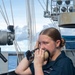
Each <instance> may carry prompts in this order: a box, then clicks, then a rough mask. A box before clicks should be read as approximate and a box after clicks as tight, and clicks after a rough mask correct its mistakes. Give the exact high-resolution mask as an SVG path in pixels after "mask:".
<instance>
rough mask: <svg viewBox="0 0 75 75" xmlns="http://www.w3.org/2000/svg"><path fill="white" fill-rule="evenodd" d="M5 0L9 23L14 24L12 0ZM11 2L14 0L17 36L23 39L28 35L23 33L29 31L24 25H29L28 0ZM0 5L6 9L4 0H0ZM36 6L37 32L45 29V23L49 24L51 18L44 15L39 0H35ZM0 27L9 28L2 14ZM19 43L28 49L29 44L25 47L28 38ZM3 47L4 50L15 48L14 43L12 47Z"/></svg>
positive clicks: (22, 47)
mask: <svg viewBox="0 0 75 75" xmlns="http://www.w3.org/2000/svg"><path fill="white" fill-rule="evenodd" d="M3 1H4V4H5V8H6V11H7V15H8V19H9V23H10V25H12V24H13V23H12V17H11V9H10V0H3ZM42 1H43V0H41V2H42ZM11 2H12V9H13V16H14V26H15V29H16V37H18V38H19V39H21V38H22V37H27V35H26V36H24V35H22V34H23V33H24V32H25V34H26V33H27V32H26V31H24V27H25V26H26V25H27V20H26V19H27V18H26V8H27V7H26V0H11ZM0 5H1V7H2V9H3V11H4V8H3V4H2V0H0ZM43 5H44V4H43ZM34 6H35V7H34V8H35V22H36V32H39V31H41V30H42V29H43V25H48V24H49V23H50V20H49V19H46V18H44V17H43V15H44V10H43V8H42V7H41V5H40V4H39V2H38V0H34ZM44 8H45V5H44ZM4 13H5V12H4ZM0 29H1V30H5V29H7V24H6V23H5V20H4V18H3V17H2V15H1V14H0ZM21 35H22V37H21ZM22 39H23V38H22ZM18 44H19V45H20V48H21V49H22V50H25V49H27V46H26V47H25V44H27V40H21V41H18ZM1 48H2V51H12V50H15V49H14V46H13V45H12V46H10V47H9V46H1Z"/></svg>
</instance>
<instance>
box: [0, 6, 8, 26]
mask: <svg viewBox="0 0 75 75" xmlns="http://www.w3.org/2000/svg"><path fill="white" fill-rule="evenodd" d="M0 13H1V15H2V17H3V18H4V20H5V22H6V24H7V25H8V22H7V20H6V18H5V15H4V12H3V10H2V7H1V5H0Z"/></svg>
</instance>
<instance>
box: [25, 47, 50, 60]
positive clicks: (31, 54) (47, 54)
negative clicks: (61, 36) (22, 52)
mask: <svg viewBox="0 0 75 75" xmlns="http://www.w3.org/2000/svg"><path fill="white" fill-rule="evenodd" d="M37 49H39V48H36V49H34V50H32V51H30V50H28V51H27V52H26V57H27V60H33V59H34V52H35V51H36V50H37ZM49 57H50V52H49V51H48V50H45V56H44V60H48V59H49Z"/></svg>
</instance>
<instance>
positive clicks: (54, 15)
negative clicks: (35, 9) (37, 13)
mask: <svg viewBox="0 0 75 75" xmlns="http://www.w3.org/2000/svg"><path fill="white" fill-rule="evenodd" d="M50 1H51V4H50V10H49V9H48V6H49V3H48V2H49V0H47V2H46V11H45V12H44V17H45V18H51V19H52V20H53V21H57V22H58V24H59V27H65V28H75V22H74V19H75V18H74V17H73V16H69V15H66V14H70V13H71V15H74V14H75V0H50ZM62 15H65V16H64V17H65V18H66V21H67V24H66V23H65V22H64V23H63V25H62V24H61V23H60V20H61V19H60V18H61V16H62ZM72 17H73V19H72ZM68 18H71V21H70V22H69V20H68ZM62 19H63V20H64V18H62ZM72 22H73V23H72Z"/></svg>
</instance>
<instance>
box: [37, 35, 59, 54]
mask: <svg viewBox="0 0 75 75" xmlns="http://www.w3.org/2000/svg"><path fill="white" fill-rule="evenodd" d="M38 42H39V48H40V49H43V50H48V51H49V52H50V53H51V54H52V53H54V52H55V51H56V47H57V46H58V43H57V42H55V41H53V40H52V38H50V37H49V36H47V35H39V39H38Z"/></svg>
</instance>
